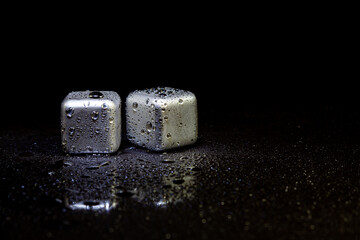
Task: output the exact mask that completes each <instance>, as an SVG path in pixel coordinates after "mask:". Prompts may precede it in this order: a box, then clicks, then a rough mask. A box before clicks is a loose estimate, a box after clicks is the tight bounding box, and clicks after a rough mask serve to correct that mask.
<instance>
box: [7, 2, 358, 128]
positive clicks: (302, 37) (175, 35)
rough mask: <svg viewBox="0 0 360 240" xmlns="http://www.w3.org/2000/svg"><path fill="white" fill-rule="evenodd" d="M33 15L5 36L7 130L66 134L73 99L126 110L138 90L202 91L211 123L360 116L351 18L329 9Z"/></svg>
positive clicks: (13, 19) (21, 17)
mask: <svg viewBox="0 0 360 240" xmlns="http://www.w3.org/2000/svg"><path fill="white" fill-rule="evenodd" d="M21 7H22V8H15V9H12V10H11V11H9V12H10V14H9V15H7V16H6V17H5V19H6V21H5V22H4V28H3V34H2V41H3V44H2V74H1V85H2V87H1V89H2V94H1V95H2V97H1V99H2V113H3V114H2V122H3V123H2V124H1V125H2V127H5V128H8V127H15V128H16V127H19V126H24V127H30V128H42V127H46V126H50V127H58V125H59V116H60V113H59V108H60V103H61V101H62V99H63V98H64V97H65V96H66V95H67V94H68V93H69V92H71V91H83V90H87V89H89V90H112V91H116V92H118V93H119V94H120V96H121V98H122V100H123V101H124V100H125V98H126V96H127V94H128V93H129V92H131V91H133V90H135V89H144V88H148V87H156V86H170V87H176V88H182V89H186V90H190V91H192V92H194V93H195V94H196V96H197V98H198V104H199V114H200V119H201V117H202V115H203V117H204V118H207V117H208V116H207V115H206V114H205V113H206V112H217V113H218V114H219V115H221V114H222V113H224V112H237V113H242V112H247V111H272V110H274V109H281V110H284V111H291V112H298V113H300V112H304V111H309V110H310V111H317V109H318V108H322V107H330V108H332V109H333V110H334V112H336V114H340V115H341V114H343V112H357V108H358V107H357V102H358V101H357V88H356V87H355V85H356V82H355V79H356V77H355V76H357V75H355V74H354V73H355V63H354V62H353V61H352V60H351V59H353V56H354V54H355V53H354V49H353V47H352V43H353V41H354V32H353V31H352V30H351V27H350V26H349V25H345V24H344V22H346V21H348V20H349V21H350V20H351V19H350V18H351V16H348V18H349V19H346V18H344V17H343V16H339V15H338V13H336V12H332V13H330V12H327V11H325V10H324V8H325V7H326V6H322V7H321V8H318V7H316V6H312V8H308V9H307V11H306V12H305V11H303V10H300V9H296V8H292V7H290V8H289V9H288V10H287V11H285V10H284V9H283V8H280V6H277V7H276V6H273V8H272V9H269V8H267V7H268V6H263V5H262V6H257V7H255V8H254V7H253V8H249V7H248V6H243V7H239V8H232V7H231V6H229V7H225V9H224V8H223V7H220V6H192V7H189V8H186V9H187V11H182V10H181V9H184V6H182V7H180V6H179V8H176V9H174V8H171V11H162V10H160V9H158V10H157V11H156V12H151V11H150V10H148V11H147V10H146V9H144V7H145V6H143V7H142V8H141V9H140V8H139V9H137V8H135V9H134V8H131V10H130V9H128V10H129V12H127V11H126V10H127V9H124V8H121V9H120V13H118V14H113V13H111V12H110V10H109V14H107V12H106V11H105V12H102V13H103V14H101V16H100V14H98V13H97V12H88V11H86V9H85V7H87V6H84V9H78V8H77V10H78V12H77V11H75V10H74V11H73V12H71V13H68V12H66V14H65V12H62V11H60V9H62V8H61V7H59V8H49V9H48V11H45V10H41V9H40V8H37V9H36V10H35V11H34V10H33V8H34V6H31V7H32V8H31V11H30V10H29V9H28V8H27V6H21ZM217 7H219V8H217ZM35 8H36V6H35ZM145 8H146V7H145ZM274 9H275V10H276V11H274ZM137 10H138V12H137ZM69 11H70V9H69ZM113 11H115V10H113ZM125 13H126V14H125ZM159 13H161V14H159ZM103 15H105V16H103Z"/></svg>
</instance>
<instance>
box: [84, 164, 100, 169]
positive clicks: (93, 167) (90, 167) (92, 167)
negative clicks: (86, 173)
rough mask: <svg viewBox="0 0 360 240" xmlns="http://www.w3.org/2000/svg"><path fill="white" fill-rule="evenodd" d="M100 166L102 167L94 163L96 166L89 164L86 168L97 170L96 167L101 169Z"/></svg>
mask: <svg viewBox="0 0 360 240" xmlns="http://www.w3.org/2000/svg"><path fill="white" fill-rule="evenodd" d="M99 168H100V166H97V165H94V166H89V167H87V168H86V169H88V170H96V169H99Z"/></svg>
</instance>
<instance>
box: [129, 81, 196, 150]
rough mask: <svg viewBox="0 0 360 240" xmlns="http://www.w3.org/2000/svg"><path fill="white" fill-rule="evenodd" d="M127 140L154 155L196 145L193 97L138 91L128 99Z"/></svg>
mask: <svg viewBox="0 0 360 240" xmlns="http://www.w3.org/2000/svg"><path fill="white" fill-rule="evenodd" d="M126 124H127V127H126V129H127V136H128V138H129V140H130V142H132V143H133V144H135V145H138V146H142V147H146V148H148V149H150V150H154V151H162V150H166V149H171V148H176V147H181V146H186V145H189V144H192V143H195V142H196V140H197V136H198V114H197V101H196V97H195V95H194V94H193V93H191V92H189V91H184V90H179V89H174V88H168V87H164V88H152V89H146V90H141V91H139V90H137V91H134V92H132V93H130V94H129V96H128V97H127V99H126Z"/></svg>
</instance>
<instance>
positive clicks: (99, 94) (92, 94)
mask: <svg viewBox="0 0 360 240" xmlns="http://www.w3.org/2000/svg"><path fill="white" fill-rule="evenodd" d="M103 97H104V94H102V93H101V92H98V91H93V92H91V93H90V94H89V98H103Z"/></svg>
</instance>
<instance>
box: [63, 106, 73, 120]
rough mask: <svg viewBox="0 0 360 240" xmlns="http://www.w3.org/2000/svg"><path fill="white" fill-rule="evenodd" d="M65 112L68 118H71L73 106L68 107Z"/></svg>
mask: <svg viewBox="0 0 360 240" xmlns="http://www.w3.org/2000/svg"><path fill="white" fill-rule="evenodd" d="M65 113H66V116H67V117H68V118H71V117H72V116H73V114H74V108H72V107H69V108H68V109H66V110H65Z"/></svg>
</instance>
